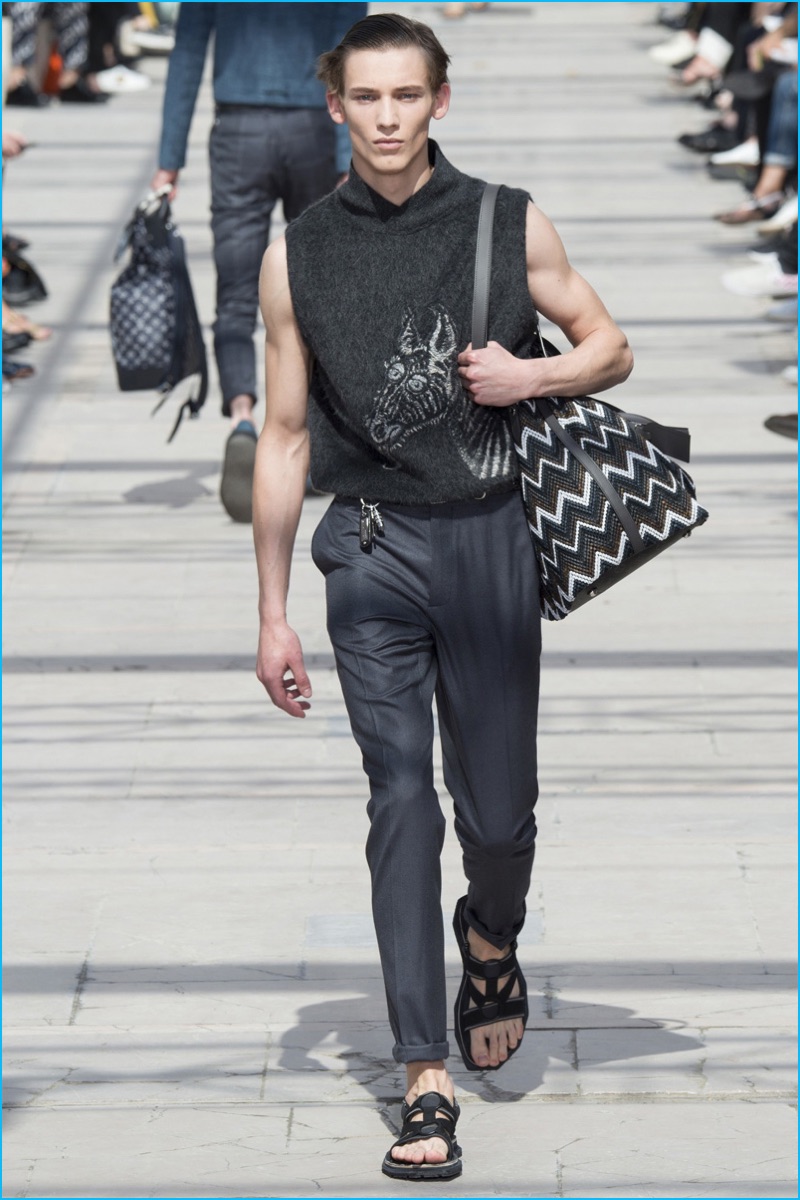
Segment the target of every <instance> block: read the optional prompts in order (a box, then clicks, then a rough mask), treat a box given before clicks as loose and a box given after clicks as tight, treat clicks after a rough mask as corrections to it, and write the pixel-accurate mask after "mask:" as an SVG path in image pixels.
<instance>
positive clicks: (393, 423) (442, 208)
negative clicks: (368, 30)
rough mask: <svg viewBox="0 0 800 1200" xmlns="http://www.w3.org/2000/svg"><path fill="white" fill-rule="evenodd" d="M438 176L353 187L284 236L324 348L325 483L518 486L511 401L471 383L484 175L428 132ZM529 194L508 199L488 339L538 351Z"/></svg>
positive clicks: (316, 468) (304, 331)
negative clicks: (468, 170)
mask: <svg viewBox="0 0 800 1200" xmlns="http://www.w3.org/2000/svg"><path fill="white" fill-rule="evenodd" d="M430 148H431V152H432V159H431V161H432V164H433V168H434V169H433V174H432V176H431V178H430V179H429V180H428V182H427V183H426V184H425V185H424V186H423V187H422V188H420V190H419V191H418V192H415V193H414V195H413V196H411V197H410V198H409V199H408V200H407V201H406V202H405V203H404V204H401V205H395V204H392V203H391V202H390V201H387V200H386V199H384V198H383V197H382V196H380V195H379V194H378V193H377V192H374V191H373V190H372V189H371V188H370V187H369V186H368V185H367V184H366V183H364V181H363V180H362V179H360V178H359V176H358V175H357V174H356V173H355V171H353V170H352V168H351V174H350V178H349V180H348V182H347V183H345V184H344V185H343V186H342V187H340V188H339V189H338V190H337V191H335V192H333V193H331V194H330V195H329V196H326V197H325V198H324V199H322V200H320V201H319V202H318V203H317V204H314V205H312V207H311V208H308V209H306V211H305V212H304V213H303V214H302V215H301V216H299V217H298V218H297V219H296V220H295V221H293V222H292V223H291V224H290V225H289V226H288V228H287V231H286V246H287V260H288V270H289V286H290V290H291V296H292V304H293V307H294V313H295V317H296V320H297V323H298V327H299V329H300V333H301V335H302V337H303V340H304V341H305V343H306V345H307V346H308V348H309V350H310V351H311V354H312V356H313V370H312V377H311V387H310V396H309V412H308V424H309V433H310V442H311V479H312V482H313V484H314V486H315V487H316V488H318V489H319V490H320V491H325V492H335V493H337V494H338V495H340V496H345V497H363V498H364V499H365V500H369V501H371V502H380V501H386V502H387V503H394V504H435V503H442V502H446V501H453V500H468V499H473V498H475V497H478V496H482V495H487V494H489V495H490V494H492V493H495V492H502V491H508V490H510V489H511V488H513V487H515V486H517V481H518V475H519V471H518V467H517V460H516V453H515V451H514V444H513V439H512V437H511V433H510V430H509V426H508V421H507V416H506V410H505V409H498V408H487V407H484V406H481V405H478V404H476V403H475V402H474V401H473V400H472V399H471V397H470V396H469V395H468V394H467V393H465V392H464V390H463V388H462V385H461V378H460V376H459V374H458V362H457V359H458V355H459V354H460V353H461V351H462V350H464V349H465V348H466V346H467V345H468V344H469V342H470V338H471V328H470V326H471V319H472V294H473V276H474V268H475V244H476V240H477V231H478V212H479V206H480V200H481V195H482V193H483V187H484V185H483V183H482V182H481V180H478V179H473V178H471V177H470V176H467V175H464V174H462V173H461V172H460V171H458V170H456V169H455V167H453V166H452V165H451V164H450V163H449V162H448V161H447V159H446V158H445V157H444V155H443V154H442V152H441V151H440V150H439V148H438V146H437V145H436V143H434V142H431V143H430ZM528 202H529V196H528V194H527V193H526V192H524V191H521V190H519V189H515V188H506V187H503V188H501V189H500V192H499V195H498V197H497V208H496V213H495V224H494V255H493V262H492V278H491V288H490V304H489V338H490V339H494V340H495V341H497V342H499V343H500V344H501V345H502V346H504V347H505V348H506V349H507V350H509V351H510V352H511V353H512V354H514V355H515V356H517V357H519V358H532V357H534V356H535V350H534V346H533V340H532V339H533V334H534V331H535V328H536V320H537V317H536V310H535V308H534V305H533V302H532V301H531V298H530V295H529V293H528V282H527V272H526V265H525V215H526V209H527V205H528Z"/></svg>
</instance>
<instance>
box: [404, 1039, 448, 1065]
mask: <svg viewBox="0 0 800 1200" xmlns="http://www.w3.org/2000/svg"><path fill="white" fill-rule="evenodd" d="M392 1055H393V1057H394V1061H395V1062H399V1063H412V1062H438V1061H439V1059H442V1058H449V1057H450V1043H449V1042H429V1043H428V1045H427V1046H401V1045H399V1044H395V1046H394V1049H393V1050H392Z"/></svg>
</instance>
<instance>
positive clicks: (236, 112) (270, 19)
mask: <svg viewBox="0 0 800 1200" xmlns="http://www.w3.org/2000/svg"><path fill="white" fill-rule="evenodd" d="M76 7H77V6H76ZM366 11H367V6H366V4H231V3H224V4H205V3H192V4H184V5H181V9H180V14H179V16H178V24H177V28H176V30H175V48H174V50H173V51H172V54H171V55H170V61H169V71H168V73H167V86H166V89H165V91H164V112H163V119H162V128H161V144H160V147H159V157H158V164H159V165H158V170H157V171H156V173H155V175H154V176H153V180H152V184H151V187H152V188H153V190H154V191H157V190H158V189H159V188H161V187H169V188H171V189H172V191H171V196H170V198H171V199H172V198H174V196H175V194H176V192H177V187H178V176H179V173H180V171H181V169H182V168H183V166H184V164H185V161H186V147H187V143H188V139H189V129H190V127H191V123H192V115H193V113H194V107H195V102H196V100H197V94H198V90H199V88H200V81H201V78H202V75H203V68H204V66H205V61H206V54H207V51H208V46H209V42H212V41H213V46H214V102H215V111H214V124H213V127H212V130H211V136H210V139H209V147H208V150H209V165H210V167H211V232H212V234H213V237H214V264H215V266H216V269H217V316H216V320H215V321H214V354H215V357H216V360H217V368H218V370H219V382H220V388H221V391H222V415H223V416H224V417H228V418H230V422H231V431H230V433H229V435H228V438H227V441H226V443H225V457H224V459H223V463H222V479H221V481H220V499H221V501H222V506H223V508H224V509H225V511H226V512H227V514H228V516H229V517H231V519H232V520H234V521H239V522H243V523H247V522H249V521H250V520H251V519H252V491H253V464H254V461H255V452H256V439H257V436H258V435H257V433H256V429H255V426H254V424H253V421H252V415H253V410H254V408H255V405H256V364H255V350H254V347H253V330H254V328H255V321H256V312H257V305H258V271H259V266H260V264H261V257H262V255H263V253H264V251H265V249H266V247H267V243H268V242H269V227H270V218H271V216H272V211H273V209H274V208H275V205H276V203H277V202H278V200H281V201H282V203H283V213H284V216H285V218H286V220H287V221H291V220H292V219H293V218H294V217H296V216H298V215H299V214H300V213H301V212H302V211H303V209H304V208H307V207H308V205H309V204H313V203H314V201H315V200H319V199H320V197H322V196H324V195H325V194H326V192H330V191H333V189H334V188H335V187H336V184H337V182H338V181H339V180H340V179H342V178H343V177H344V175H345V174H346V173H347V168H348V165H349V160H350V145H349V141H348V138H347V131H346V130H345V129H341V130H337V129H334V127H333V125H332V124H331V122H330V119H329V117H328V114H327V112H326V111H325V93H324V90H323V88H322V87H321V86H320V83H319V81H318V80H317V79H315V77H314V72H315V67H316V62H317V58H318V57H319V55H320V53H321V52H322V50H323V49H325V48H326V47H327V46H330V45H331V44H332V43H333V42H335V41H336V40H337V39H338V38H340V37H341V36H342V34H343V33H344V31H345V30H346V29H347V28H348V27H349V26H350V25H352V23H353V21H357V20H358V19H359V17H363V16H365V14H366Z"/></svg>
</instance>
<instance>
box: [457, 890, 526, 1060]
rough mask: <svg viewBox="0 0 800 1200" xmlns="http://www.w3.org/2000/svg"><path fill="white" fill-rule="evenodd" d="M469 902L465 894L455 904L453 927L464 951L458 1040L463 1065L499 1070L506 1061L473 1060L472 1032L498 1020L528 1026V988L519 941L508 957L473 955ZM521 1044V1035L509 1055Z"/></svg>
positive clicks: (511, 946) (462, 954)
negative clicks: (467, 912) (467, 915)
mask: <svg viewBox="0 0 800 1200" xmlns="http://www.w3.org/2000/svg"><path fill="white" fill-rule="evenodd" d="M466 904H467V897H466V896H462V897H461V899H460V900H459V902H458V904H457V905H456V911H455V916H454V917H453V929H454V930H455V935H456V941H457V942H458V948H459V950H460V951H461V961H462V963H463V964H464V977H463V979H462V980H461V987H460V988H459V989H458V996H457V997H456V1004H455V1031H456V1041H457V1042H458V1048H459V1050H460V1051H461V1057H462V1058H463V1060H464V1066H465V1067H466V1068H467V1070H468V1071H499V1070H500V1067H502V1066H503V1065H504V1064H503V1063H498V1064H497V1066H496V1067H479V1066H478V1064H477V1063H476V1062H475V1061H474V1059H473V1058H472V1055H471V1054H470V1051H469V1045H470V1034H471V1033H472V1031H473V1029H480V1028H481V1027H482V1026H483V1025H494V1024H495V1023H496V1022H497V1021H515V1020H520V1021H522V1024H523V1026H524V1025H526V1024H527V1021H528V990H527V987H526V984H525V976H524V975H523V974H522V971H521V970H520V967H519V963H518V962H517V955H516V949H517V943H516V941H513V942H512V943H511V945H510V946H509V949H508V954H506V956H505V958H490V959H489V960H488V962H482V961H481V960H480V959H479V958H473V956H472V954H471V953H470V948H469V940H468V938H467V929H468V926H467V922H466V920H465V917H464V909H465V908H466ZM506 975H507V976H508V978H507V979H506V981H505V983H504V984H503V986H502V987H500V988H498V986H497V981H498V979H502V978H503V977H504V976H506ZM473 979H482V980H484V981H485V984H486V991H485V992H481V991H479V989H478V988H477V987H476V986H475V984H474V983H473V982H472V980H473ZM515 983H518V984H519V995H518V996H512V995H511V992H512V991H513V988H514V984H515ZM521 1045H522V1038H520V1040H519V1042H517V1045H516V1046H515V1047H514V1049H513V1050H512V1049H511V1048H510V1047H509V1050H508V1058H511V1056H512V1054H516V1052H517V1050H518V1049H519V1047H520V1046H521ZM504 1062H508V1059H505V1060H504Z"/></svg>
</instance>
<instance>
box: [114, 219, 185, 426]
mask: <svg viewBox="0 0 800 1200" xmlns="http://www.w3.org/2000/svg"><path fill="white" fill-rule="evenodd" d="M126 249H129V250H130V261H129V262H128V265H127V266H126V267H124V268H123V270H122V271H121V272H120V274H119V275H118V276H117V278H116V279H115V280H114V283H113V284H112V286H111V314H110V332H111V349H112V353H113V355H114V362H115V364H116V368H117V379H118V381H119V386H120V390H121V391H123V392H136V391H142V390H145V389H148V390H149V389H153V388H154V389H156V390H157V391H158V392H159V393H160V396H161V398H160V400H159V401H158V403H157V404H156V406H155V408H154V409H153V415H154V414H155V413H157V412H158V410H159V409H160V408H161V406H162V405H163V404H164V403H165V401H166V400H167V399H168V398H169V397H170V395H171V394H172V393H173V391H174V390H175V389H176V388H177V387H178V384H181V383H182V382H183V381H184V380H187V384H186V385H185V386H184V388H182V389H181V391H182V393H183V394H185V393H186V392H187V391H188V393H189V394H188V396H187V397H186V398H185V399H183V402H182V403H181V406H180V408H179V410H178V415H177V419H176V421H175V424H174V426H173V428H172V432H171V434H170V436H169V438H168V439H167V440H168V441H170V442H171V441H172V439H173V438H174V436H175V434H176V433H177V431H178V427H179V425H180V423H181V421H182V419H183V417H184V415H186V414H187V413H188V415H189V416H191V417H196V416H197V415H198V413H199V412H200V409H201V408H202V407H203V404H204V403H205V399H206V394H207V391H208V366H207V363H206V352H205V346H204V343H203V332H202V329H201V327H200V321H199V318H198V315H197V308H196V306H195V301H194V294H193V292H192V284H191V281H190V279H189V271H188V268H187V265H186V253H185V250H184V245H183V239H182V237H181V236H180V234H179V233H178V230H177V228H176V227H175V224H174V223H173V220H172V216H171V213H170V206H169V201H168V200H167V199H166V198H165V197H161V196H159V195H155V196H153V197H148V198H147V199H146V200H143V201H142V203H141V204H139V205H138V206H137V208H136V209H135V210H134V214H133V217H132V218H131V220H130V221H129V223H128V225H127V226H126V227H125V230H124V232H123V234H122V237H121V239H120V242H119V245H118V246H117V252H116V254H115V256H114V259H115V261H117V260H118V259H119V258H120V257H121V256H122V254H123V253H124V252H125V250H126Z"/></svg>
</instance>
